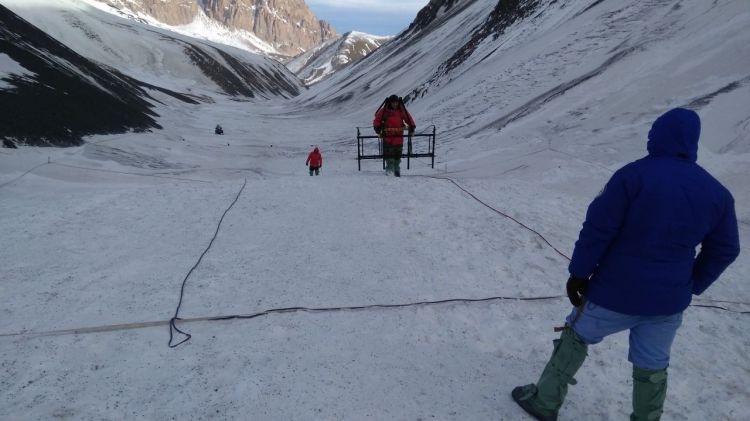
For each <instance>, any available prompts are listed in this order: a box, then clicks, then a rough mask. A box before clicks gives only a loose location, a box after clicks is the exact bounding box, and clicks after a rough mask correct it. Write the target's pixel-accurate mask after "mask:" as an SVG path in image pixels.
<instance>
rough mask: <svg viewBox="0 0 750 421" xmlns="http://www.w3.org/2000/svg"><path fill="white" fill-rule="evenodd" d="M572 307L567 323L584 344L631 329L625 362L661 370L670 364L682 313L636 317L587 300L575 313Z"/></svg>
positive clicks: (639, 366) (599, 340) (594, 342)
mask: <svg viewBox="0 0 750 421" xmlns="http://www.w3.org/2000/svg"><path fill="white" fill-rule="evenodd" d="M577 314H578V309H576V308H574V309H573V311H572V312H571V313H570V315H568V317H567V319H566V320H567V322H568V325H569V326H573V330H574V331H575V333H576V334H578V336H579V337H580V338H581V340H582V341H583V342H585V343H587V344H596V343H599V342H601V341H602V339H604V337H605V336H609V335H611V334H613V333H617V332H622V331H623V330H630V352H629V353H628V361H630V362H631V363H633V365H634V366H636V367H638V368H645V369H649V370H661V369H663V368H667V367H668V366H669V355H670V350H671V348H672V342H673V341H674V337H675V335H676V334H677V329H678V328H679V327H680V325H681V324H682V313H681V312H680V313H677V314H672V315H669V316H635V315H631V314H622V313H618V312H616V311H612V310H608V309H606V308H604V307H602V306H599V305H596V304H594V303H592V302H590V301H588V302H586V304H585V305H584V308H583V311H582V312H581V314H580V315H578V317H577V320H576V315H577Z"/></svg>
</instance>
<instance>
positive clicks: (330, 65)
mask: <svg viewBox="0 0 750 421" xmlns="http://www.w3.org/2000/svg"><path fill="white" fill-rule="evenodd" d="M391 39H393V37H381V36H376V35H370V34H365V33H362V32H356V31H352V32H347V33H345V34H344V35H342V36H341V37H340V38H337V39H334V40H331V41H328V42H326V43H324V44H323V45H321V46H319V47H317V48H315V49H312V50H309V51H306V52H304V53H302V54H300V55H298V56H297V57H295V58H294V59H292V60H290V61H289V62H287V63H286V67H288V68H289V70H291V71H292V72H294V74H296V75H297V76H299V78H300V79H302V80H303V81H304V82H305V84H306V85H308V86H310V85H312V84H315V83H318V82H320V81H321V80H323V79H325V78H327V77H329V76H331V75H332V74H333V73H335V72H338V71H340V70H341V69H343V68H345V67H346V66H349V65H350V64H352V63H354V62H356V61H357V60H361V59H362V58H364V57H366V56H367V55H369V54H371V53H372V52H373V51H375V50H376V49H378V48H380V46H381V45H383V44H384V43H386V42H388V41H390V40H391Z"/></svg>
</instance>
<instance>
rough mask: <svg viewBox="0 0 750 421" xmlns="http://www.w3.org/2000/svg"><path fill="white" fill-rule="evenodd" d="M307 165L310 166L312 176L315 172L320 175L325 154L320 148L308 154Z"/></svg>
mask: <svg viewBox="0 0 750 421" xmlns="http://www.w3.org/2000/svg"><path fill="white" fill-rule="evenodd" d="M305 165H307V166H308V167H309V168H310V176H312V175H313V173H315V175H320V169H321V168H323V155H321V154H320V150H319V149H318V148H315V149H313V150H312V152H310V154H309V155H307V161H305Z"/></svg>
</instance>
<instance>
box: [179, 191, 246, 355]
mask: <svg viewBox="0 0 750 421" xmlns="http://www.w3.org/2000/svg"><path fill="white" fill-rule="evenodd" d="M245 186H247V178H245V182H244V183H242V187H241V188H240V191H238V192H237V196H235V198H234V200H233V201H232V203H231V204H230V205H229V207H228V208H227V209H226V210H225V211H224V213H223V214H222V215H221V218H220V219H219V223H218V224H216V231H214V236H213V237H212V238H211V241H210V242H209V243H208V247H206V249H205V250H203V253H201V255H200V257H199V258H198V261H197V262H195V264H194V265H193V267H191V268H190V270H189V271H188V273H187V275H185V279H183V280H182V286H181V287H180V300H179V301H178V302H177V309H175V311H174V316H172V318H171V319H170V320H169V343H168V344H167V345H169V347H170V348H174V347H176V346H178V345H180V344H182V343H184V342H187V341H189V340H190V338H191V337H192V336H191V335H190V334H189V333H186V332H183V331H181V330H180V329H178V328H177V325H176V324H175V322H176V321H177V320H181V319H180V318H179V317H178V315H179V314H180V307H182V298H183V297H184V296H185V284H186V283H187V280H188V278H189V277H190V275H191V274H192V273H193V271H194V270H195V268H197V267H198V265H200V264H201V261H202V260H203V256H205V255H206V253H208V251H209V250H210V249H211V246H213V245H214V240H216V237H217V236H218V235H219V229H220V228H221V223H222V222H224V217H225V216H227V213H228V212H229V210H230V209H232V207H233V206H234V204H235V203H237V201H238V200H239V199H240V195H241V194H242V191H243V190H245ZM174 332H177V333H180V334H181V335H183V336H185V339H183V340H182V341H180V342H178V343H176V344H174V345H173V344H172V341H173V338H174Z"/></svg>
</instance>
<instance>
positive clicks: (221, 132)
mask: <svg viewBox="0 0 750 421" xmlns="http://www.w3.org/2000/svg"><path fill="white" fill-rule="evenodd" d="M214 133H216V134H224V129H222V128H221V126H220V125H218V124H217V125H216V128H215V129H214Z"/></svg>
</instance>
